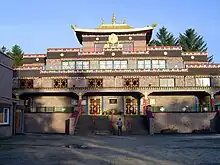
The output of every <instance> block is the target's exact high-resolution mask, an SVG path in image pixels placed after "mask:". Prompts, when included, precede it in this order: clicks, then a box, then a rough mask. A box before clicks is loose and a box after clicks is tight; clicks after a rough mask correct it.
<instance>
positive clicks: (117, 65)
mask: <svg viewBox="0 0 220 165" xmlns="http://www.w3.org/2000/svg"><path fill="white" fill-rule="evenodd" d="M127 68H128V61H114V69H127Z"/></svg>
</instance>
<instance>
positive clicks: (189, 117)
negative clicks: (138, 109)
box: [24, 112, 215, 133]
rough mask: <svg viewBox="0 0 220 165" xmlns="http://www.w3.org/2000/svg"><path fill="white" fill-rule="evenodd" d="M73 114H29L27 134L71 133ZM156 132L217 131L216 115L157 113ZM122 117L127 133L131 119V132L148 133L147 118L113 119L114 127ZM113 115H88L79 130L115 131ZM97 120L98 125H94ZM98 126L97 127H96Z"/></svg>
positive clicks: (81, 119) (80, 122)
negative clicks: (112, 127)
mask: <svg viewBox="0 0 220 165" xmlns="http://www.w3.org/2000/svg"><path fill="white" fill-rule="evenodd" d="M70 116H71V113H25V116H24V117H25V128H24V129H25V132H33V133H67V130H68V123H67V120H68V119H69V118H70ZM154 116H155V119H154V124H155V126H154V127H155V132H156V133H159V132H160V131H161V130H163V129H168V128H172V129H177V130H178V132H179V133H191V132H192V131H193V130H201V129H203V128H210V129H211V130H213V126H212V124H211V123H212V121H213V119H214V117H215V112H207V113H198V112H197V113H154ZM119 117H120V118H122V121H123V123H124V129H123V130H124V131H126V130H125V126H126V123H127V120H132V121H131V127H132V128H131V131H132V132H135V133H138V132H143V131H146V128H145V126H144V122H143V118H144V117H143V116H142V117H138V116H119V115H114V116H113V124H114V127H115V128H116V127H117V126H116V122H117V119H118V118H119ZM110 118H111V116H108V117H107V116H106V117H104V116H95V117H92V116H88V115H83V116H81V117H80V119H79V122H78V124H77V128H78V129H79V130H80V131H82V132H84V133H85V132H87V131H88V132H90V131H92V129H94V130H101V131H104V130H106V131H111V130H110V129H111V127H110V123H111V122H110V120H111V119H110ZM94 121H95V125H94ZM93 127H94V128H93Z"/></svg>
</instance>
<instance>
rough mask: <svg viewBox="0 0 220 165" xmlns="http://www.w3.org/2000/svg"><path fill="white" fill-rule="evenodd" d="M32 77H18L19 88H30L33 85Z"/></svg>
mask: <svg viewBox="0 0 220 165" xmlns="http://www.w3.org/2000/svg"><path fill="white" fill-rule="evenodd" d="M33 82H34V81H33V79H20V80H19V84H20V88H21V89H32V88H33V87H34V85H33V84H34V83H33Z"/></svg>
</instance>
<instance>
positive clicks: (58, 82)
mask: <svg viewBox="0 0 220 165" xmlns="http://www.w3.org/2000/svg"><path fill="white" fill-rule="evenodd" d="M53 87H54V88H67V87H68V82H67V79H54V80H53Z"/></svg>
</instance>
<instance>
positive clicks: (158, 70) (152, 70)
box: [40, 68, 188, 74]
mask: <svg viewBox="0 0 220 165" xmlns="http://www.w3.org/2000/svg"><path fill="white" fill-rule="evenodd" d="M128 72H133V73H135V72H139V73H142V72H188V69H179V68H175V69H90V70H40V73H42V74H43V73H128Z"/></svg>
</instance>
